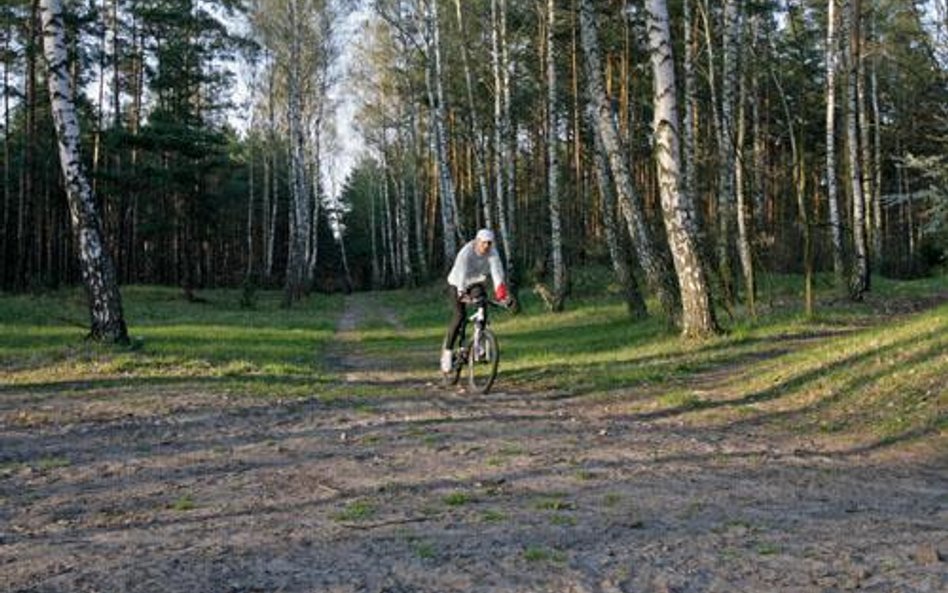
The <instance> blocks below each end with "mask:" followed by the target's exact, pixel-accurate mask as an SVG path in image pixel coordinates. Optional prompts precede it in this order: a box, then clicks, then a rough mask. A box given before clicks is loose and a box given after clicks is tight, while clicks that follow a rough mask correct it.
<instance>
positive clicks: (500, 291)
mask: <svg viewBox="0 0 948 593" xmlns="http://www.w3.org/2000/svg"><path fill="white" fill-rule="evenodd" d="M494 296H496V297H497V300H498V301H500V302H501V303H506V302H507V301H508V300H509V299H510V293H508V292H507V285H506V284H499V285H498V286H497V289H496V290H494Z"/></svg>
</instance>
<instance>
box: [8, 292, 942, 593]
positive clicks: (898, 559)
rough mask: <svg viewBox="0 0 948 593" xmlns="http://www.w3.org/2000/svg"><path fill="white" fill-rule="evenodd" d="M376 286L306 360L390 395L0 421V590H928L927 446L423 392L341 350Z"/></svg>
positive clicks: (216, 401) (353, 350)
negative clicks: (330, 344) (896, 449)
mask: <svg viewBox="0 0 948 593" xmlns="http://www.w3.org/2000/svg"><path fill="white" fill-rule="evenodd" d="M377 307H378V302H377V301H374V300H372V297H371V296H361V295H360V296H355V297H352V299H350V301H349V302H348V306H347V312H346V314H345V315H343V317H342V319H341V321H340V324H339V328H338V333H337V338H338V340H337V341H336V344H335V346H334V348H333V350H332V352H330V354H329V364H331V365H333V366H334V367H335V368H337V369H339V370H340V371H341V374H342V375H343V376H344V378H345V380H346V381H348V382H349V384H351V387H352V389H353V393H357V392H358V390H359V389H360V388H362V387H364V386H366V385H371V386H373V388H378V386H379V385H383V386H384V385H391V386H392V388H393V390H394V391H395V392H397V395H393V396H391V397H385V398H377V399H369V398H358V397H353V398H352V399H351V400H350V399H347V398H341V399H336V400H332V401H325V400H324V399H320V398H319V397H317V396H318V394H314V396H313V397H312V398H310V399H306V400H303V401H294V402H287V403H280V404H274V403H273V402H257V403H254V404H250V403H248V402H246V401H244V400H239V401H238V400H228V399H224V398H221V396H219V395H211V394H207V395H204V394H201V393H186V394H181V393H178V394H174V393H168V394H163V396H162V397H163V398H165V400H166V401H167V402H168V403H167V405H168V406H170V407H169V408H168V409H169V410H170V411H168V412H164V413H157V412H156V413H155V414H154V415H152V416H144V417H143V416H139V415H135V416H129V417H125V418H122V417H118V416H114V415H113V416H108V417H104V418H99V417H88V418H79V419H78V420H76V421H75V422H72V423H69V424H51V425H48V426H34V427H31V428H28V429H27V428H18V427H17V426H16V425H15V424H11V423H4V424H3V425H0V451H2V456H3V457H2V459H0V462H3V463H4V465H2V466H0V468H2V469H0V509H2V510H0V590H3V591H16V592H20V591H36V592H47V591H49V592H53V591H109V592H111V591H129V592H135V591H156V592H157V591H161V592H179V591H180V592H181V593H185V592H187V593H191V592H195V591H201V592H228V593H230V592H251V591H253V592H271V591H272V592H299V593H303V592H321V591H327V592H356V591H359V592H362V591H366V592H372V593H383V592H384V593H396V592H406V593H407V592H432V593H434V592H439V593H441V592H453V591H474V592H498V593H501V592H503V593H507V592H528V591H550V592H564V593H565V592H590V593H594V592H595V593H600V592H601V593H616V592H651V591H655V592H659V593H663V592H682V593H684V592H699V591H701V592H704V591H720V592H729V593H730V592H735V591H760V592H776V591H779V592H784V591H786V592H791V591H792V592H810V591H812V592H830V591H848V590H861V591H878V592H880V593H882V592H885V593H889V592H898V591H905V592H908V591H912V592H933V593H935V592H942V591H946V590H948V564H946V563H945V561H944V559H945V555H946V554H948V473H946V466H945V464H944V463H934V462H932V461H924V460H923V459H924V458H923V457H921V456H910V455H904V456H900V455H899V454H895V453H886V454H885V455H882V454H879V453H877V452H871V451H849V450H845V449H840V448H827V447H826V446H825V445H818V444H815V443H808V442H806V441H804V440H802V439H801V438H800V437H798V436H795V435H793V434H775V433H774V432H773V431H772V430H770V431H765V430H764V429H763V428H762V427H761V426H760V425H758V424H756V423H755V422H753V421H747V422H742V421H739V420H737V421H732V422H729V423H726V424H719V425H711V426H701V425H695V424H693V423H688V422H686V421H685V419H683V418H682V417H680V416H671V415H666V416H661V415H655V416H642V415H635V414H630V413H628V412H627V411H625V410H623V406H622V402H621V400H618V399H615V398H612V399H610V398H606V397H603V398H588V397H587V398H564V397H561V396H558V395H556V394H531V393H504V392H501V393H496V394H491V395H490V396H487V397H468V396H463V395H458V394H456V393H445V392H443V391H441V390H439V389H437V388H435V387H433V386H432V385H430V384H428V383H427V382H426V380H425V377H424V376H423V375H418V374H412V372H411V371H410V370H408V369H406V368H398V367H394V368H393V365H392V364H391V363H389V362H387V361H383V360H377V359H373V358H371V357H370V356H368V355H367V354H366V353H365V351H363V349H362V347H361V345H360V343H359V342H358V340H357V334H356V332H355V330H356V329H357V328H359V327H360V326H361V324H362V323H363V322H364V321H365V319H366V318H367V317H369V316H371V317H374V318H376V319H378V318H381V319H383V320H387V321H386V323H389V324H390V326H391V327H392V328H394V329H395V330H396V331H404V328H402V327H401V326H400V323H399V322H398V319H397V316H395V315H394V314H393V313H392V312H391V311H385V310H382V311H380V310H379V309H378V308H377ZM370 314H371V315H370ZM409 354H410V355H412V356H417V357H418V360H421V359H422V357H426V356H431V355H430V354H429V353H426V352H418V353H409ZM435 364H436V363H435V362H434V361H433V362H432V367H434V365H435ZM7 395H8V394H7ZM98 397H99V398H101V399H103V400H105V401H109V402H111V405H114V406H116V407H117V408H121V406H123V405H127V406H132V405H134V394H128V393H126V392H123V391H121V390H119V389H116V390H115V392H114V393H102V394H100V395H99V396H98ZM57 398H59V399H57ZM2 401H3V402H6V401H8V400H7V399H3V400H2ZM57 403H59V404H62V405H75V404H70V403H69V395H68V394H61V395H51V399H50V400H47V404H48V405H57ZM2 405H3V406H7V405H8V404H6V403H3V404H2ZM5 412H9V410H8V409H6V408H0V413H5ZM13 460H16V461H17V463H15V464H14V463H12V461H13ZM57 460H68V463H67V462H65V461H63V462H58V461H57ZM942 460H944V458H942Z"/></svg>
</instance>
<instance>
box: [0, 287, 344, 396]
mask: <svg viewBox="0 0 948 593" xmlns="http://www.w3.org/2000/svg"><path fill="white" fill-rule="evenodd" d="M122 293H123V300H124V305H125V313H126V319H127V322H128V324H129V333H130V334H131V336H132V338H133V341H134V344H135V347H134V348H123V347H116V346H105V345H98V344H94V343H90V342H87V341H85V340H83V336H84V335H85V332H86V330H85V329H84V326H85V325H86V324H87V316H88V312H87V311H86V305H85V298H84V296H83V295H82V291H81V290H79V289H68V290H62V291H59V292H55V293H50V294H48V295H43V296H39V297H33V296H8V295H3V296H0V372H2V373H3V375H4V379H5V381H4V383H5V384H6V385H7V388H12V387H14V386H15V387H16V388H18V389H30V390H32V391H36V392H38V393H43V392H57V391H58V392H63V391H66V392H68V391H73V390H75V391H89V390H95V389H115V388H119V387H125V388H129V387H136V388H146V389H147V388H155V387H163V386H169V385H171V386H173V385H175V384H179V383H189V384H200V385H201V386H202V388H204V389H206V390H208V391H218V392H226V393H234V394H246V395H258V396H274V397H295V396H299V397H302V396H310V395H313V394H314V392H318V389H317V387H318V386H319V385H320V384H321V383H325V382H326V381H327V380H328V379H329V378H330V377H329V376H328V374H327V370H326V368H325V365H324V360H325V352H326V350H327V347H328V344H329V342H330V340H331V338H332V335H333V331H334V327H335V322H336V319H337V317H338V316H339V314H340V312H341V309H342V299H341V297H334V296H312V297H309V298H308V299H306V300H305V301H303V302H301V303H299V304H297V305H296V306H294V307H293V308H290V309H283V308H281V307H280V304H279V303H280V298H281V295H280V293H278V292H261V293H259V294H258V296H257V306H256V308H255V309H254V310H252V311H251V310H247V309H243V308H241V307H240V304H239V300H240V294H239V293H240V291H238V290H208V291H203V292H201V293H200V295H201V297H202V298H203V299H204V302H188V301H186V300H184V299H183V298H182V297H181V295H180V291H178V290H176V289H171V288H163V287H143V286H130V287H124V288H123V289H122ZM0 389H2V387H0Z"/></svg>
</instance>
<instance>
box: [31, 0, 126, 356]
mask: <svg viewBox="0 0 948 593" xmlns="http://www.w3.org/2000/svg"><path fill="white" fill-rule="evenodd" d="M41 9H42V18H43V31H44V53H45V56H46V62H47V67H48V74H47V82H48V84H49V95H50V107H51V109H52V115H53V123H54V124H55V127H56V136H57V142H58V145H59V160H60V165H61V167H62V173H63V177H64V178H65V187H66V197H67V199H68V202H69V212H70V216H71V218H72V227H73V233H74V235H75V238H76V243H77V244H78V248H79V260H80V266H81V269H82V278H83V282H84V283H85V286H86V291H87V294H88V297H89V311H90V317H91V328H90V332H89V335H90V337H91V338H93V339H96V340H102V341H109V342H116V343H127V342H128V330H127V328H126V326H125V317H124V315H123V313H122V297H121V294H120V293H119V289H118V284H117V282H116V278H115V269H114V267H113V265H112V259H111V257H110V256H109V252H108V248H107V246H106V245H105V244H104V242H103V237H102V221H101V219H100V217H99V212H98V210H97V209H96V203H95V196H94V195H93V194H92V188H91V186H90V185H89V181H88V179H87V178H86V176H85V173H84V171H83V170H82V160H81V157H80V154H79V136H80V130H79V119H78V117H77V113H76V106H75V103H74V98H73V92H72V88H71V87H70V82H69V74H68V72H67V71H66V66H67V55H66V32H65V25H64V22H63V8H62V0H42V3H41Z"/></svg>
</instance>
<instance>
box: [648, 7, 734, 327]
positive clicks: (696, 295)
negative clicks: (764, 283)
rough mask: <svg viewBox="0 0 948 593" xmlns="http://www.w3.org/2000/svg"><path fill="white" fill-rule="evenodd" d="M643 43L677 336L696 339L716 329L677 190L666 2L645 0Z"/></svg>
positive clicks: (689, 213) (688, 214)
mask: <svg viewBox="0 0 948 593" xmlns="http://www.w3.org/2000/svg"><path fill="white" fill-rule="evenodd" d="M646 10H647V13H648V43H649V50H650V53H651V64H652V77H653V88H654V91H653V99H654V106H655V116H654V132H655V160H656V164H657V166H658V186H659V192H660V194H661V200H662V214H663V219H664V221H665V231H666V232H667V233H668V242H669V244H670V246H671V251H672V257H673V260H674V262H675V271H676V272H677V274H678V283H679V285H680V287H681V300H682V316H681V327H682V334H683V335H685V336H687V337H692V338H700V337H705V336H709V335H712V334H714V333H716V332H717V331H718V327H717V321H716V320H715V317H714V309H713V308H712V306H711V294H710V289H709V287H708V282H707V279H706V277H705V272H704V268H703V267H702V265H701V259H700V258H699V256H698V246H697V242H696V240H695V237H694V236H693V235H692V231H691V229H693V228H694V223H693V222H692V220H691V219H693V218H694V216H695V210H694V204H693V201H692V198H691V197H690V196H688V195H687V194H683V193H682V192H681V161H680V159H681V157H680V154H681V153H680V146H679V139H678V137H679V134H678V127H679V120H678V95H677V88H676V83H675V61H674V55H673V53H672V40H671V25H670V22H669V17H668V6H667V4H666V2H665V0H648V4H647V6H646Z"/></svg>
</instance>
